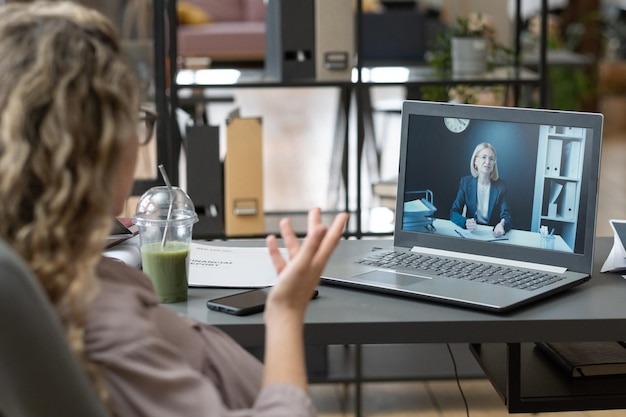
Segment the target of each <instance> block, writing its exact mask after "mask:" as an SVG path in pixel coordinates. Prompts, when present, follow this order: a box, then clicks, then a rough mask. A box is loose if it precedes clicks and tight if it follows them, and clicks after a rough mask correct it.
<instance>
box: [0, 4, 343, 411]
mask: <svg viewBox="0 0 626 417" xmlns="http://www.w3.org/2000/svg"><path fill="white" fill-rule="evenodd" d="M131 68H132V67H131V66H130V64H129V61H128V59H127V58H126V57H125V56H124V54H123V52H122V49H121V46H120V42H119V40H118V38H117V36H116V34H115V29H114V27H113V26H112V24H111V23H110V22H109V21H108V20H106V19H105V18H104V17H103V16H102V15H101V14H100V13H98V12H96V11H94V10H91V9H87V8H84V7H81V6H79V5H77V4H75V3H71V2H49V3H47V2H39V1H38V2H34V3H11V4H7V5H5V6H3V7H0V74H1V77H2V78H1V80H0V179H1V181H0V199H1V200H2V201H3V203H2V205H1V207H0V238H2V239H3V240H5V241H6V242H7V243H8V244H9V245H10V246H12V247H13V248H14V250H15V251H16V252H17V253H19V254H20V255H21V257H22V258H23V259H24V260H25V261H26V263H27V265H28V266H29V267H30V269H31V270H32V271H33V273H34V274H35V276H36V277H37V278H38V280H39V282H40V283H41V287H42V288H43V290H44V291H45V293H46V295H47V297H48V299H49V301H50V302H51V303H52V304H53V305H54V307H56V311H58V315H59V318H60V321H61V323H62V325H63V327H64V330H65V333H66V336H67V339H68V346H69V347H71V349H72V350H73V351H74V353H75V355H76V357H77V358H78V359H79V361H80V363H81V364H82V366H83V368H84V369H85V371H86V373H87V374H88V375H89V377H90V379H91V381H92V383H93V386H94V387H95V388H96V391H97V393H98V394H99V397H100V399H101V400H102V402H103V403H104V404H105V405H106V406H107V407H108V408H109V409H110V411H111V415H115V416H118V417H128V416H163V417H165V416H181V417H182V416H216V417H217V416H220V417H225V416H234V415H237V416H257V415H258V416H260V415H263V416H279V415H280V416H312V415H314V414H315V410H314V409H313V405H312V402H311V399H310V398H309V396H308V395H307V379H306V369H305V364H304V346H303V345H304V340H303V327H304V323H303V321H304V315H305V310H306V307H307V304H308V302H309V300H310V299H311V294H313V291H314V289H315V287H316V286H317V284H318V283H319V280H320V274H321V272H322V270H323V269H324V267H325V265H326V261H327V260H328V258H329V257H330V255H331V252H332V251H333V249H334V247H335V245H336V243H337V241H338V240H339V238H340V237H341V234H342V231H343V227H344V225H345V222H346V220H347V215H346V214H345V213H342V214H340V215H338V216H337V218H336V219H335V221H334V223H333V224H332V225H331V226H330V227H328V228H326V227H325V226H323V225H322V224H321V219H320V217H321V215H320V211H319V209H314V210H311V211H310V213H309V218H308V233H307V236H306V239H305V240H304V243H302V244H301V243H300V241H299V240H298V239H297V237H296V235H295V234H294V231H293V229H292V227H291V225H290V223H289V221H287V220H283V221H281V224H280V230H281V234H282V237H283V243H284V244H285V247H286V248H287V250H288V252H289V260H287V259H283V257H282V256H281V252H280V251H279V250H278V243H277V240H276V237H273V236H272V237H268V239H267V246H268V248H269V250H268V252H269V256H270V257H271V259H272V262H273V264H274V266H275V269H276V273H277V274H278V275H279V279H278V283H277V284H276V285H275V286H274V287H273V288H272V290H271V291H270V293H269V295H268V299H267V304H266V308H265V313H264V319H265V329H266V332H265V361H264V363H265V365H264V366H263V365H262V364H261V363H260V361H258V360H257V359H256V358H254V357H253V356H252V355H250V354H249V353H248V352H247V351H246V350H244V349H243V348H242V347H240V346H239V345H237V344H236V343H235V342H234V341H233V340H232V339H231V338H229V337H228V336H227V335H226V334H224V333H223V332H221V331H220V330H219V329H217V328H215V327H212V326H207V325H204V324H202V323H198V322H194V321H193V320H191V319H187V318H184V317H181V316H179V315H178V314H176V313H175V312H174V311H173V310H170V309H169V308H166V307H164V306H162V305H161V304H159V299H158V297H157V295H156V293H155V292H154V289H153V287H152V285H151V282H150V280H149V279H148V278H147V276H145V275H144V274H143V273H142V272H141V271H139V270H137V269H134V268H131V267H129V266H126V265H124V264H122V263H120V262H117V261H115V260H112V259H108V258H104V257H102V252H103V250H104V246H105V240H106V237H107V235H108V234H109V232H110V230H111V226H112V219H113V216H114V215H116V214H119V212H120V211H121V209H122V208H123V206H124V203H125V201H126V199H127V197H128V194H129V192H130V190H131V187H132V184H133V174H134V170H135V163H136V159H137V152H138V147H139V142H140V141H141V139H142V138H139V137H138V135H137V126H138V120H139V115H138V110H139V100H138V97H139V94H138V91H137V88H138V87H137V85H138V82H137V79H136V77H135V75H134V73H133V71H132V69H131ZM33 331H34V330H33ZM3 337H10V335H3ZM259 342H261V341H259ZM36 377H37V375H33V378H36ZM53 413H54V411H52V410H51V414H53Z"/></svg>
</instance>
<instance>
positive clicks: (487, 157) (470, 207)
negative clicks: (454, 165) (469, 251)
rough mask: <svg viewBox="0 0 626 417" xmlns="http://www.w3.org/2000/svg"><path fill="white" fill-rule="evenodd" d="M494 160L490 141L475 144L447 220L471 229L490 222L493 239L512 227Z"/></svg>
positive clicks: (495, 155)
mask: <svg viewBox="0 0 626 417" xmlns="http://www.w3.org/2000/svg"><path fill="white" fill-rule="evenodd" d="M497 162H498V159H497V154H496V150H495V148H494V147H493V146H492V145H491V144H490V143H487V142H483V143H480V144H479V145H478V146H476V148H475V149H474V152H473V153H472V157H471V159H470V172H471V174H472V175H468V176H466V177H463V178H461V182H460V184H459V190H458V192H457V195H456V198H455V200H454V202H453V203H452V209H451V210H450V220H452V222H454V223H455V224H456V225H457V226H459V227H462V228H464V229H467V230H469V231H473V230H475V229H476V227H477V225H478V224H486V225H490V226H493V232H492V233H493V236H494V237H496V238H497V237H501V236H503V235H504V234H505V233H506V232H508V231H509V230H511V212H510V210H509V200H508V191H507V187H506V183H505V182H504V180H502V179H500V177H499V175H498V165H497ZM464 209H465V215H464V214H463V211H464Z"/></svg>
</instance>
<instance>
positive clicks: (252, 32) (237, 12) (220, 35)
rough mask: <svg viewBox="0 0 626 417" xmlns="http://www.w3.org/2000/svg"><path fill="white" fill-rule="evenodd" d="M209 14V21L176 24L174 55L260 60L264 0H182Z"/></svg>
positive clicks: (219, 59)
mask: <svg viewBox="0 0 626 417" xmlns="http://www.w3.org/2000/svg"><path fill="white" fill-rule="evenodd" d="M185 1H188V2H190V3H193V4H194V5H196V6H198V7H200V8H202V9H203V10H204V11H205V12H207V13H208V14H210V16H211V17H212V19H213V21H212V22H210V23H203V24H195V25H182V24H181V25H179V26H178V55H180V56H183V57H192V56H201V57H210V58H211V59H212V60H213V61H262V60H263V59H264V57H265V3H264V0H185Z"/></svg>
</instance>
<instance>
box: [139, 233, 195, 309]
mask: <svg viewBox="0 0 626 417" xmlns="http://www.w3.org/2000/svg"><path fill="white" fill-rule="evenodd" d="M141 262H142V264H143V272H145V273H146V275H148V276H149V277H150V279H151V280H152V282H153V284H154V287H155V289H156V292H157V293H158V294H159V297H160V298H161V302H162V303H177V302H179V301H186V300H187V268H188V265H189V245H188V244H187V243H184V242H165V246H162V245H161V242H153V243H147V244H145V245H142V246H141Z"/></svg>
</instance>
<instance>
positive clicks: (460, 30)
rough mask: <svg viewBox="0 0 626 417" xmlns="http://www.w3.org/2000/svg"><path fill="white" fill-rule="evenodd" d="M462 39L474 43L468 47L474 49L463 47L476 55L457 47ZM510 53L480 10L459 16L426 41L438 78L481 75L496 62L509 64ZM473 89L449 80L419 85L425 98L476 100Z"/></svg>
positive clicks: (430, 63) (436, 99) (511, 52)
mask: <svg viewBox="0 0 626 417" xmlns="http://www.w3.org/2000/svg"><path fill="white" fill-rule="evenodd" d="M463 40H467V41H468V42H469V43H471V44H473V45H471V46H474V48H469V47H468V48H465V49H466V50H470V49H476V50H477V52H479V53H478V54H477V55H478V56H476V57H473V58H472V57H467V56H466V55H464V53H463V52H466V51H457V50H456V48H459V44H462V43H463ZM482 42H484V48H483V45H481V43H482ZM453 44H454V45H455V46H453ZM453 49H454V50H453ZM460 49H463V48H462V47H461V48H460ZM513 56H514V53H513V51H512V50H511V49H510V48H507V47H505V46H503V45H501V44H499V43H498V42H496V41H495V37H494V30H493V28H492V26H491V25H489V24H488V22H487V21H486V20H485V19H484V18H483V16H482V15H481V14H480V13H476V14H472V15H469V16H467V17H458V18H457V19H456V20H455V22H454V24H452V25H451V26H449V27H448V28H447V29H446V30H444V31H441V32H439V33H438V34H437V36H436V37H435V38H434V39H433V40H432V41H431V42H430V43H429V51H428V53H427V55H426V57H427V61H428V63H429V65H430V66H431V67H432V68H433V70H434V75H435V76H436V77H438V78H441V79H446V78H449V77H450V76H451V75H452V76H453V77H454V76H461V77H463V76H468V75H477V74H481V73H484V72H485V71H489V70H491V69H492V68H493V67H494V66H495V65H496V64H509V63H511V62H512V61H513V59H512V58H513ZM470 63H471V64H470ZM464 64H465V65H464ZM492 89H493V88H492ZM476 90H477V88H475V87H472V86H463V85H458V83H455V82H451V84H450V85H429V86H424V87H422V88H421V93H422V97H423V98H424V99H425V100H431V101H449V100H454V101H460V102H464V103H476V102H477V97H476V92H477V91H476Z"/></svg>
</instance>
